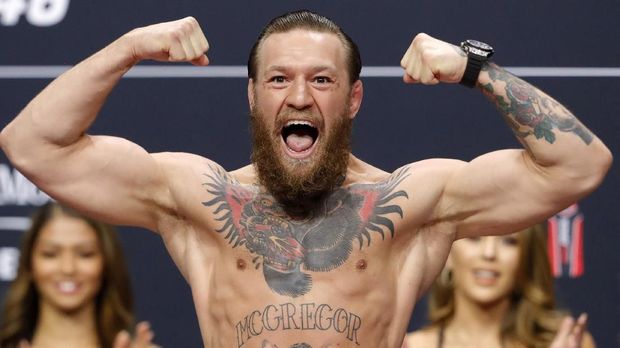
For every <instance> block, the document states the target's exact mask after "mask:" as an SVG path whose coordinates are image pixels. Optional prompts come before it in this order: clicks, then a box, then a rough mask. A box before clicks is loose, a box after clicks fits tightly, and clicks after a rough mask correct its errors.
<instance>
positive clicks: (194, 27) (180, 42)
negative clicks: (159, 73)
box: [122, 17, 209, 65]
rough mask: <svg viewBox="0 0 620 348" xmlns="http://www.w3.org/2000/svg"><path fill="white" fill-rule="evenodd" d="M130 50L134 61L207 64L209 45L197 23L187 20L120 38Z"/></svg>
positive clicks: (149, 27)
mask: <svg viewBox="0 0 620 348" xmlns="http://www.w3.org/2000/svg"><path fill="white" fill-rule="evenodd" d="M122 39H123V40H125V41H126V42H127V43H128V44H129V47H130V49H131V50H132V54H133V57H134V59H135V60H136V62H138V61H141V60H145V59H152V60H156V61H160V62H190V63H192V64H194V65H207V64H209V58H207V56H206V54H205V53H206V52H207V50H208V49H209V42H208V41H207V38H206V37H205V35H204V34H203V32H202V29H200V25H199V24H198V21H196V19H194V18H193V17H186V18H183V19H179V20H176V21H172V22H164V23H159V24H154V25H149V26H147V27H142V28H137V29H134V30H132V31H130V32H129V33H127V34H125V35H124V36H123V38H122Z"/></svg>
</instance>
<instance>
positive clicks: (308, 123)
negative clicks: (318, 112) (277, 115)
mask: <svg viewBox="0 0 620 348" xmlns="http://www.w3.org/2000/svg"><path fill="white" fill-rule="evenodd" d="M293 125H296V126H310V127H314V125H312V123H310V122H308V121H300V120H293V121H288V122H286V126H287V127H288V126H293Z"/></svg>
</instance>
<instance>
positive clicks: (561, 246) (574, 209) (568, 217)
mask: <svg viewBox="0 0 620 348" xmlns="http://www.w3.org/2000/svg"><path fill="white" fill-rule="evenodd" d="M547 224H548V225H547V227H548V228H547V230H548V235H547V241H548V243H547V248H548V251H549V261H550V263H551V269H552V271H553V275H554V276H555V277H556V278H559V277H562V276H569V277H571V278H577V277H580V276H582V275H583V271H584V267H583V214H582V213H581V212H580V211H579V206H578V205H577V204H573V205H571V206H570V207H568V208H566V209H564V210H562V211H561V212H559V213H558V214H557V215H555V216H554V217H552V218H550V219H549V220H548V221H547Z"/></svg>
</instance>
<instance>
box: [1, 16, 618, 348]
mask: <svg viewBox="0 0 620 348" xmlns="http://www.w3.org/2000/svg"><path fill="white" fill-rule="evenodd" d="M208 47H209V46H208V43H207V40H206V39H205V37H204V35H203V33H202V31H201V29H200V27H199V25H198V23H197V22H196V20H195V19H193V18H185V19H182V20H178V21H174V22H167V23H161V24H156V25H152V26H148V27H144V28H139V29H135V30H133V31H131V32H129V33H127V34H125V35H123V36H122V37H121V38H119V39H118V40H116V41H114V42H113V43H111V44H110V45H109V46H107V47H105V48H104V49H102V50H101V51H99V52H98V53H96V54H94V55H93V56H91V57H90V58H88V59H86V60H84V61H83V62H81V63H80V64H78V65H77V66H75V67H74V68H73V69H71V70H69V71H68V72H66V73H65V74H63V75H62V76H60V77H59V78H57V79H56V80H55V81H53V82H52V83H51V84H50V85H49V86H48V87H47V88H45V89H44V90H43V91H42V92H41V93H40V94H39V95H38V96H36V97H35V98H34V99H33V100H32V101H31V102H30V103H29V104H28V105H27V106H26V107H25V108H24V110H23V111H21V113H20V114H19V115H18V116H17V117H16V118H15V119H14V120H13V121H12V122H11V123H10V124H9V125H8V126H6V128H5V129H4V130H3V131H2V134H1V138H0V140H1V144H2V148H3V150H4V151H5V152H6V154H7V156H8V157H9V159H10V160H11V161H12V163H13V164H14V165H15V167H16V168H18V169H19V170H20V171H21V172H22V173H24V174H25V175H26V176H27V177H28V178H30V179H31V180H32V181H33V182H34V183H35V184H37V185H38V186H39V187H40V188H42V189H43V190H44V191H45V192H47V193H48V194H49V195H51V196H52V197H54V198H56V199H57V200H59V201H62V202H64V203H66V204H68V205H71V206H73V207H75V208H77V209H79V210H81V211H84V212H86V213H88V214H90V215H92V216H94V217H96V218H98V219H104V220H106V221H109V222H112V223H116V224H125V225H135V226H141V227H144V228H148V229H150V230H152V231H154V232H156V233H158V234H160V235H161V236H162V239H163V241H164V243H165V245H166V247H167V249H168V251H169V252H170V255H171V256H172V259H173V260H174V262H175V263H176V265H177V266H178V268H179V270H180V271H181V273H182V274H183V276H184V277H185V279H186V280H187V282H188V283H189V285H190V286H191V289H192V295H193V300H194V303H195V307H196V312H197V316H198V320H199V323H200V329H201V333H202V337H203V341H204V345H205V346H206V347H237V348H240V347H279V348H283V347H285V348H290V347H296V348H300V347H314V348H318V347H368V348H379V347H380V348H383V347H388V348H394V347H399V346H400V345H401V343H402V341H403V336H404V334H405V330H406V328H407V323H408V320H409V316H410V313H411V311H412V310H413V307H414V304H415V302H416V300H417V299H418V298H419V297H420V296H421V294H422V293H423V292H424V291H425V290H426V288H427V287H428V286H429V285H430V284H431V282H432V280H433V278H435V276H436V275H437V274H438V272H439V271H440V270H441V268H442V266H443V264H444V262H445V260H446V257H447V254H448V252H449V250H450V246H451V245H452V242H453V241H454V240H455V239H458V238H463V237H470V236H476V235H484V234H492V233H499V232H500V231H501V232H505V233H508V232H512V231H515V230H518V229H521V228H524V227H526V226H529V225H531V224H533V223H535V222H537V221H540V220H543V219H544V218H546V217H548V216H550V215H552V214H553V213H555V212H557V211H559V210H561V209H562V208H564V207H566V206H568V205H570V204H571V203H573V202H575V201H577V200H579V199H580V198H582V197H584V196H585V195H587V194H589V193H590V192H592V191H593V190H594V189H595V188H596V187H597V186H598V185H599V184H600V183H601V181H602V180H603V177H604V176H605V173H606V172H607V170H608V168H609V166H610V165H611V154H610V152H609V150H608V149H607V148H606V147H605V145H604V144H603V143H602V142H601V141H600V140H599V139H598V138H597V137H596V136H594V135H593V134H592V133H590V132H589V131H588V130H587V129H586V128H585V127H584V126H583V125H582V124H581V123H580V122H579V121H578V120H577V119H576V118H575V116H573V115H572V114H571V113H570V112H569V111H568V110H566V109H565V108H564V107H563V106H562V105H560V104H559V103H558V102H556V101H555V100H553V99H552V98H550V97H549V96H547V95H546V94H544V93H543V92H541V91H539V90H537V89H536V88H534V87H532V86H531V85H529V84H527V83H525V82H523V81H522V80H520V79H518V78H516V77H514V76H512V75H510V74H508V73H507V72H505V71H504V70H502V69H501V68H499V67H497V66H496V65H494V64H485V65H484V66H483V69H482V72H481V73H480V74H479V76H478V78H477V80H474V82H476V81H477V86H478V88H479V89H480V90H481V91H482V92H483V93H485V94H486V95H487V96H488V97H489V99H490V100H491V102H493V103H495V104H497V105H498V107H499V109H500V111H501V113H502V115H503V116H504V117H505V118H506V119H507V122H508V123H509V124H510V126H511V127H512V128H513V130H514V132H515V134H516V136H517V137H518V138H519V140H520V141H521V142H522V143H523V145H524V147H525V149H526V150H503V151H496V152H492V153H488V154H485V155H482V156H480V157H478V158H476V159H474V160H473V161H471V162H463V161H459V160H447V159H431V160H425V161H420V162H416V163H411V164H408V165H405V166H403V167H402V168H400V169H398V170H396V171H395V172H394V173H386V172H384V171H382V170H380V169H378V168H375V167H373V166H371V165H370V164H367V163H365V162H363V161H361V160H360V159H358V158H356V157H355V156H353V155H352V154H351V153H350V148H349V135H350V126H351V122H352V119H353V118H354V117H355V115H356V113H357V111H358V110H359V107H360V104H361V102H362V95H363V87H362V82H361V81H360V80H359V72H360V66H361V63H360V60H359V53H358V51H357V48H356V46H355V45H354V44H353V43H352V42H351V41H350V39H349V38H348V37H347V36H346V35H345V34H344V33H342V32H341V31H340V29H339V28H338V27H337V26H336V25H335V24H333V23H332V22H331V21H329V20H327V19H326V18H324V17H320V16H318V15H315V14H312V13H308V12H299V13H294V14H288V15H284V16H283V17H281V18H278V19H276V20H275V21H272V22H271V23H270V24H269V25H268V27H267V30H266V31H264V32H263V33H262V35H261V36H260V37H259V40H258V43H257V45H255V47H254V49H253V51H252V53H251V59H250V62H249V64H248V65H249V77H250V78H249V81H248V91H247V92H248V100H249V105H250V108H251V111H252V116H251V118H250V119H251V124H252V130H253V132H252V133H253V154H252V162H253V163H252V164H251V165H248V166H246V167H243V168H240V169H237V170H234V171H226V170H225V169H223V168H222V167H221V166H219V165H217V164H216V163H214V162H212V161H210V160H208V159H206V158H203V157H200V156H197V155H192V154H187V153H147V152H146V151H145V150H144V149H142V148H141V147H139V146H138V145H136V144H133V143H131V142H130V141H127V140H125V139H119V138H115V137H109V136H93V135H88V134H86V130H87V129H88V127H89V126H90V125H91V123H92V122H93V121H94V120H95V117H96V115H97V113H98V111H99V110H100V108H101V107H102V105H103V103H104V101H105V99H106V97H107V96H108V94H109V93H110V91H111V90H112V89H113V87H114V86H115V85H116V84H117V82H118V81H119V79H120V78H121V77H122V76H123V74H124V73H126V72H127V71H128V70H129V69H130V68H131V67H132V66H134V65H135V64H136V63H138V62H139V61H141V60H146V59H152V60H157V61H165V62H167V61H174V62H191V63H193V64H196V65H207V64H208V63H209V60H208V58H207V57H206V55H205V52H206V51H207V50H208ZM467 61H468V57H467V56H466V55H465V54H464V53H463V52H462V51H461V50H460V48H458V47H456V46H453V45H451V44H448V43H445V42H442V41H439V40H437V39H434V38H432V37H430V36H428V35H425V34H419V35H417V36H416V37H415V39H414V40H413V42H412V44H411V46H410V47H409V49H408V50H407V51H406V53H405V55H404V57H403V59H402V61H401V65H402V66H403V68H404V69H405V71H404V80H405V82H408V83H423V84H436V83H439V82H441V83H458V82H459V81H460V80H461V78H462V76H463V74H464V71H465V68H466V64H467ZM411 113H415V111H411ZM466 116H467V115H461V117H466Z"/></svg>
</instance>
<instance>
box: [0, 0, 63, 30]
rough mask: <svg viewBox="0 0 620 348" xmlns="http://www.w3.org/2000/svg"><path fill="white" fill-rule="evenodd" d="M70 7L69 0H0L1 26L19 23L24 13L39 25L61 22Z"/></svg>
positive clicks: (27, 18) (44, 25) (31, 21)
mask: <svg viewBox="0 0 620 348" xmlns="http://www.w3.org/2000/svg"><path fill="white" fill-rule="evenodd" d="M68 9H69V0H0V26H6V27H11V26H14V25H17V23H18V22H19V19H20V17H21V16H22V15H23V16H24V17H25V18H26V21H27V22H28V23H30V24H31V25H34V26H37V27H49V26H52V25H56V24H58V23H60V22H61V21H62V20H63V19H64V18H65V16H66V14H67V10H68Z"/></svg>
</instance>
